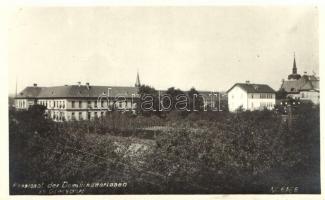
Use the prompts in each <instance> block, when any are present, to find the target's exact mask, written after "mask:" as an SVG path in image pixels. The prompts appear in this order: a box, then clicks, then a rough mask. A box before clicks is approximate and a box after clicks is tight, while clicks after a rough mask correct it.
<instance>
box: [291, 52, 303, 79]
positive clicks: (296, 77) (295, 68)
mask: <svg viewBox="0 0 325 200" xmlns="http://www.w3.org/2000/svg"><path fill="white" fill-rule="evenodd" d="M300 78H301V76H300V74H298V73H297V65H296V55H295V53H293V67H292V74H290V75H289V76H288V79H289V80H298V79H300Z"/></svg>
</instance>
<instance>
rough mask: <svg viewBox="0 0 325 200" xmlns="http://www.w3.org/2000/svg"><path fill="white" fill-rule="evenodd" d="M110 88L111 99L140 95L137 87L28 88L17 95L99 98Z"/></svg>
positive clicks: (24, 96)
mask: <svg viewBox="0 0 325 200" xmlns="http://www.w3.org/2000/svg"><path fill="white" fill-rule="evenodd" d="M108 88H111V89H110V90H109V96H110V97H117V96H121V97H132V94H134V95H137V94H138V88H136V87H120V86H92V85H90V86H86V85H80V86H79V85H70V86H54V87H26V88H25V89H24V90H23V91H22V92H20V93H19V94H18V95H17V98H85V97H88V98H89V97H90V98H97V97H99V96H102V95H104V94H106V95H107V93H108Z"/></svg>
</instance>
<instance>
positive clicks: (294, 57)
mask: <svg viewBox="0 0 325 200" xmlns="http://www.w3.org/2000/svg"><path fill="white" fill-rule="evenodd" d="M292 74H297V66H296V54H295V52H293V68H292Z"/></svg>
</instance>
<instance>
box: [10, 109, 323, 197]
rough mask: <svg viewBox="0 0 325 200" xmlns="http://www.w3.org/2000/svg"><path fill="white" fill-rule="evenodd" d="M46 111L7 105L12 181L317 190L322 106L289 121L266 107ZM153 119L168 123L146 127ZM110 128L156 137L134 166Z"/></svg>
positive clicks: (164, 189)
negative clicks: (144, 112) (94, 115)
mask: <svg viewBox="0 0 325 200" xmlns="http://www.w3.org/2000/svg"><path fill="white" fill-rule="evenodd" d="M43 110H44V108H42V107H34V108H32V109H30V110H29V111H23V112H16V111H13V110H11V111H10V112H9V115H10V116H9V120H10V121H9V125H10V183H11V184H12V183H14V182H38V181H42V182H50V181H72V182H73V181H75V182H76V181H112V180H114V179H118V178H121V177H122V179H124V180H126V181H128V182H129V184H130V185H129V186H128V188H127V189H124V190H121V191H105V190H100V191H88V192H90V193H92V192H99V193H270V192H271V190H270V188H271V187H272V186H273V187H279V186H292V187H293V186H294V187H299V192H300V193H319V192H320V183H319V167H320V163H319V161H320V157H319V155H320V153H319V145H320V140H319V132H320V130H319V124H320V121H319V107H313V106H312V105H302V106H300V107H299V108H297V109H296V110H295V111H294V117H293V119H292V122H291V123H290V127H288V123H287V121H284V120H283V118H282V116H281V115H277V114H274V113H273V112H270V111H254V112H239V113H235V114H232V113H227V112H192V113H190V114H189V115H187V116H183V115H179V114H178V113H177V112H170V113H169V114H168V115H166V117H165V118H159V117H157V116H149V117H144V116H134V115H131V114H130V115H129V114H127V113H125V114H122V113H117V112H112V113H110V114H109V115H108V116H107V117H106V118H104V119H98V120H96V121H81V122H64V123H54V122H52V121H50V120H47V119H45V118H44V117H43V114H42V113H43ZM155 126H161V127H168V128H166V129H158V130H157V131H152V130H146V128H147V127H155ZM110 135H113V136H124V137H125V138H131V139H132V138H140V139H141V138H142V139H143V138H144V139H146V138H149V139H153V140H154V143H155V144H154V145H152V146H150V150H148V153H147V154H143V155H142V156H141V157H138V158H137V159H138V160H141V161H142V162H141V163H142V164H141V165H134V163H133V161H131V160H130V159H128V157H127V156H125V155H123V154H119V153H117V152H116V148H117V144H116V141H114V140H113V139H112V138H111V137H108V136H110ZM128 142H129V144H131V143H132V140H130V141H128ZM94 155H95V156H94ZM96 155H97V156H96ZM98 155H99V156H98ZM12 192H17V191H13V190H12Z"/></svg>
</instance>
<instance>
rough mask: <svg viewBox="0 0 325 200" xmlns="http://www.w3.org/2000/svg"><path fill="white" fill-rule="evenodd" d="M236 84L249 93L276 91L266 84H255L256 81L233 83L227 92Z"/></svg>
mask: <svg viewBox="0 0 325 200" xmlns="http://www.w3.org/2000/svg"><path fill="white" fill-rule="evenodd" d="M235 86H239V87H240V88H242V89H243V90H245V91H246V92H247V93H275V91H274V90H273V89H272V88H271V87H270V86H268V85H266V84H255V83H236V84H235V85H233V86H232V87H231V88H230V89H229V90H228V91H227V93H228V92H229V91H230V90H232V89H233V88H234V87H235Z"/></svg>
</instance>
